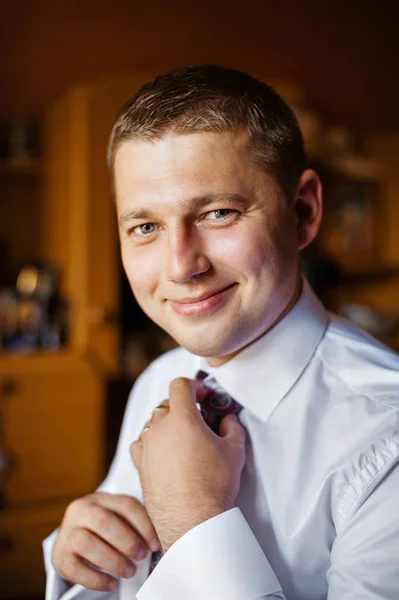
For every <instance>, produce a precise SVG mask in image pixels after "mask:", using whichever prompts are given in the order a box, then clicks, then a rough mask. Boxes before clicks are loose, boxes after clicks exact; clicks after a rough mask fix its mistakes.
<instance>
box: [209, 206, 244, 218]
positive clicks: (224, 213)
mask: <svg viewBox="0 0 399 600" xmlns="http://www.w3.org/2000/svg"><path fill="white" fill-rule="evenodd" d="M236 212H237V211H235V210H232V209H231V208H218V209H216V210H211V211H210V212H209V213H207V214H206V216H205V219H206V220H207V221H223V220H225V219H228V218H229V217H231V216H232V215H234V214H235V213H236Z"/></svg>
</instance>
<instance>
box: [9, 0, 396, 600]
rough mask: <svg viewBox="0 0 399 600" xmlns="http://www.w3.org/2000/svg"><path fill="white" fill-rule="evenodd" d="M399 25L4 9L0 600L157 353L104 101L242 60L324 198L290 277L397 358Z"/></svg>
mask: <svg viewBox="0 0 399 600" xmlns="http://www.w3.org/2000/svg"><path fill="white" fill-rule="evenodd" d="M398 25H399V8H398V4H397V3H392V2H386V1H383V0H378V1H377V0H376V1H367V0H346V1H343V0H335V1H325V2H313V1H309V0H303V1H302V2H295V1H294V0H279V1H277V0H262V1H257V0H247V1H246V2H245V3H243V4H242V5H240V3H233V2H227V1H222V0H213V1H212V2H211V1H207V0H203V1H202V2H190V1H189V0H186V1H184V2H183V1H180V0H174V1H173V0H172V1H169V2H161V1H160V0H159V1H158V2H155V1H154V0H148V1H147V2H136V1H134V0H130V1H126V0H113V1H112V2H106V1H101V0H96V1H94V0H79V1H75V0H70V1H69V2H66V1H63V0H61V1H60V2H57V3H56V2H50V0H35V1H34V2H29V1H28V0H14V1H13V2H11V1H10V0H8V1H7V0H3V2H2V5H1V18H0V55H1V60H0V81H1V84H2V85H1V94H0V501H1V508H0V596H1V597H2V598H4V599H5V598H31V597H32V598H33V597H36V598H41V597H43V593H44V570H43V566H42V556H41V541H42V539H43V538H44V537H45V536H47V535H48V534H49V533H50V532H51V531H52V529H54V528H55V527H56V526H57V524H58V523H59V521H60V520H61V517H62V515H63V512H64V509H65V507H66V506H67V504H68V503H69V502H70V501H71V500H72V499H73V498H76V497H79V496H82V495H84V494H87V493H89V492H91V491H92V490H93V489H95V487H96V486H97V485H98V483H99V482H100V481H101V479H102V478H103V476H104V474H105V472H106V470H107V468H108V466H109V463H110V460H111V457H112V455H113V452H114V449H115V443H116V440H117V436H118V431H119V426H120V421H121V418H122V415H123V410H124V406H125V403H126V399H127V395H128V392H129V390H130V388H131V385H132V383H133V381H134V380H135V378H136V377H137V376H138V374H139V373H140V372H141V371H142V370H143V369H144V368H145V366H146V365H147V364H148V362H149V361H150V360H152V359H153V358H154V357H155V356H157V355H158V354H160V353H161V352H164V351H165V350H167V349H169V348H171V347H173V341H172V340H171V339H170V338H168V336H166V335H165V334H163V333H162V332H161V331H160V330H158V329H157V328H156V327H155V326H152V325H151V323H150V322H149V321H148V319H147V318H146V317H145V316H144V315H143V314H142V313H141V311H140V309H139V308H138V307H137V305H136V303H135V302H134V300H133V298H132V296H131V293H130V291H129V288H128V285H127V283H126V280H125V278H124V275H123V273H122V268H121V265H120V258H119V251H118V240H117V231H116V224H115V216H114V209H113V204H112V199H111V195H110V182H109V175H108V172H107V168H106V162H105V151H106V144H107V139H108V136H109V133H110V129H111V126H112V124H113V121H114V119H115V116H116V113H117V112H118V110H119V108H120V107H121V105H122V104H123V102H124V101H125V100H126V99H127V98H129V97H130V96H131V95H132V94H133V93H134V92H135V91H136V90H137V89H138V88H139V87H140V86H141V85H142V84H143V83H144V82H145V81H146V80H148V79H150V78H152V77H153V76H155V75H156V74H157V73H158V72H160V71H161V70H165V69H168V68H172V67H177V66H183V65H187V64H192V63H203V62H211V63H220V64H223V65H226V66H231V67H235V68H239V69H242V70H245V71H248V72H250V73H251V74H253V75H255V76H257V77H259V78H261V79H263V80H265V81H267V82H268V83H271V84H272V85H273V86H274V87H275V88H276V89H277V91H278V92H280V94H281V95H282V96H283V97H284V98H285V99H286V100H287V102H288V103H289V104H290V105H291V106H292V107H293V109H294V110H295V112H296V114H297V116H298V119H299V121H300V124H301V127H302V130H303V133H304V137H305V140H306V147H307V151H308V154H309V157H310V159H311V162H312V164H313V165H314V166H315V167H316V168H317V169H318V171H319V172H320V174H321V176H322V178H323V182H324V190H325V192H324V194H325V219H324V225H323V228H322V231H321V234H320V236H319V239H318V240H317V242H316V243H315V244H314V245H313V246H312V247H311V248H310V249H308V250H307V251H306V254H304V257H303V258H304V270H305V273H306V274H307V276H308V277H309V279H310V281H311V283H312V285H313V287H314V289H315V290H316V292H317V293H318V295H319V296H320V298H321V299H322V300H323V302H324V303H325V305H326V306H327V308H329V309H330V310H334V311H336V312H339V313H341V314H343V315H345V316H347V317H348V318H350V319H352V320H353V321H354V322H356V323H358V324H359V325H361V326H362V327H363V328H365V329H366V330H368V331H369V332H370V333H372V334H373V335H374V336H376V337H378V338H379V339H381V340H382V341H383V342H384V343H386V344H388V345H389V346H391V347H392V348H393V349H395V350H399V306H398V299H399V162H398V154H399V111H398V107H399V77H398V64H399V60H398V59H399V42H398V34H399V28H398ZM293 343H295V342H294V341H293Z"/></svg>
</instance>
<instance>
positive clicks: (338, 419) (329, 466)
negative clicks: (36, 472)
mask: <svg viewBox="0 0 399 600" xmlns="http://www.w3.org/2000/svg"><path fill="white" fill-rule="evenodd" d="M109 163H110V167H111V172H112V175H113V183H114V190H115V197H116V206H117V213H118V222H119V227H120V240H121V250H122V259H123V264H124V268H125V271H126V273H127V276H128V278H129V281H130V284H131V287H132V290H133V292H134V294H135V296H136V298H137V301H138V302H139V304H140V306H141V307H142V308H143V310H144V311H145V312H146V313H147V314H148V315H149V316H150V317H151V319H153V320H154V321H155V322H156V323H157V324H158V325H159V326H161V327H162V328H163V329H164V330H166V331H167V332H168V333H169V334H170V335H171V336H173V337H174V338H175V339H176V340H177V342H178V343H179V344H180V345H181V346H182V348H180V349H177V350H174V351H172V352H170V353H167V354H166V355H164V356H162V357H160V358H159V359H158V360H156V361H155V362H154V363H152V365H150V367H149V368H148V369H147V370H146V372H145V373H144V374H143V375H142V376H141V377H140V378H139V380H138V381H137V383H136V385H135V386H134V388H133V391H132V394H131V397H130V399H129V403H128V407H127V410H126V414H125V418H124V423H123V426H122V431H121V436H120V441H119V445H118V449H117V453H116V457H115V460H114V462H113V464H112V467H111V469H110V472H109V474H108V477H107V478H106V480H105V482H104V483H103V484H102V486H101V488H100V490H99V491H98V492H97V493H95V494H92V495H91V496H88V497H86V498H82V499H79V500H77V501H75V502H74V503H72V504H71V505H70V507H69V508H68V509H67V511H66V514H65V518H64V520H63V523H62V525H61V528H60V530H59V532H55V533H54V534H53V535H52V536H51V537H50V538H49V539H48V540H47V541H46V543H45V554H46V564H47V571H48V599H49V600H50V599H54V600H55V599H58V598H59V597H61V596H62V595H64V598H65V599H66V598H72V597H75V596H76V597H78V598H85V599H86V598H87V599H88V598H95V597H96V596H100V595H101V597H103V596H104V597H107V598H108V597H111V596H113V597H115V598H118V597H120V598H132V597H134V595H135V594H136V593H137V598H138V599H139V600H158V599H162V600H169V599H171V600H172V599H173V600H183V599H184V600H186V599H190V600H191V599H193V600H196V599H198V600H199V599H201V600H204V599H205V598H206V599H215V600H216V599H217V600H219V599H220V600H243V599H244V598H246V599H248V600H259V599H261V598H287V599H292V600H312V599H315V600H316V599H317V600H322V599H326V598H328V599H329V600H346V599H347V600H349V599H350V600H354V599H360V598H361V599H362V600H367V599H370V600H371V599H372V598H373V599H376V598H379V599H385V600H393V599H394V598H397V597H398V594H399V560H398V558H399V556H398V555H399V518H398V512H397V507H398V506H399V468H398V460H399V431H398V425H399V418H398V400H397V389H398V383H399V373H398V368H399V360H398V357H397V356H396V355H395V354H393V353H392V352H390V351H389V350H388V349H386V348H385V347H383V346H382V345H380V344H379V343H377V342H376V341H375V340H373V339H372V338H370V337H369V336H367V335H366V334H364V333H363V332H361V331H360V330H358V329H357V328H355V327H354V326H352V325H350V324H349V323H347V322H345V321H342V320H340V319H338V318H336V317H334V316H332V315H328V314H327V313H326V312H325V310H324V309H323V307H322V306H321V305H320V303H319V302H318V300H317V299H316V298H315V296H314V294H313V293H312V291H311V290H310V288H309V286H308V284H307V283H306V282H304V281H303V280H302V277H301V265H300V250H301V249H303V248H305V247H306V246H307V245H308V244H309V243H310V242H311V241H312V240H313V239H314V237H315V236H316V234H317V232H318V229H319V225H320V220H321V211H322V209H321V204H322V201H321V185H320V181H319V179H318V176H317V174H316V173H315V172H314V171H313V170H311V169H308V168H307V166H306V158H305V154H304V150H303V142H302V137H301V134H300V131H299V128H298V125H297V122H296V120H295V118H294V116H293V114H292V112H291V110H290V109H289V108H288V107H287V106H286V105H285V104H284V102H283V101H282V100H281V99H280V98H279V97H278V96H277V94H275V92H274V91H273V90H272V89H271V88H269V87H268V86H267V85H265V84H263V83H261V82H259V81H257V80H255V79H253V78H251V77H249V76H248V75H245V74H243V73H239V72H236V71H233V70H229V69H223V68H221V67H216V66H200V67H190V68H186V69H181V70H177V71H173V72H170V73H166V74H164V75H161V76H160V77H158V78H156V79H155V80H154V81H153V82H150V83H148V84H147V85H145V86H144V87H143V88H142V89H141V90H140V91H139V92H138V93H137V95H136V96H135V97H134V98H133V99H132V100H130V101H129V102H128V103H127V104H126V105H125V107H124V108H123V109H122V112H121V113H120V115H119V117H118V119H117V122H116V124H115V126H114V129H113V132H112V136H111V140H110V146H109ZM198 373H201V379H202V383H201V382H199V381H195V378H196V376H197V374H198ZM207 384H208V387H209V386H212V385H213V386H219V387H220V389H221V390H222V391H224V393H228V394H229V395H230V396H231V397H232V398H233V399H234V400H235V401H236V402H238V403H239V404H240V405H242V407H243V408H242V410H241V412H240V413H239V416H238V418H237V416H235V415H233V414H229V415H227V416H225V417H224V418H223V420H222V421H221V423H220V426H219V427H218V430H217V431H216V432H214V431H212V430H211V429H210V428H209V427H208V425H207V424H206V423H205V422H204V420H203V419H202V416H201V414H200V412H199V410H198V407H197V403H199V404H201V403H204V402H205V398H206V394H207V393H208V392H207V391H206V386H207ZM160 549H161V551H162V553H163V557H162V558H161V560H160V562H159V564H158V565H157V566H155V569H154V570H153V571H152V572H151V574H150V575H149V566H150V561H151V557H152V556H153V553H154V552H156V551H158V550H160ZM148 575H149V576H148ZM76 583H77V584H79V585H72V584H76ZM93 590H96V591H93Z"/></svg>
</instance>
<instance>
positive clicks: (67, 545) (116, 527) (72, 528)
mask: <svg viewBox="0 0 399 600" xmlns="http://www.w3.org/2000/svg"><path fill="white" fill-rule="evenodd" d="M148 548H150V549H151V550H152V551H155V550H159V549H160V544H159V541H158V539H157V535H156V531H155V529H154V526H153V524H152V523H151V521H150V518H149V516H148V514H147V511H146V509H145V508H144V506H143V505H142V504H141V503H140V502H139V501H138V500H136V499H135V498H132V497H131V496H122V495H115V494H106V493H101V492H97V493H95V494H90V495H89V496H85V497H83V498H79V499H78V500H75V501H74V502H72V503H71V504H70V505H69V506H68V508H67V510H66V511H65V516H64V520H63V522H62V524H61V527H60V531H59V534H58V537H57V539H56V542H55V545H54V549H53V554H52V561H53V565H54V567H55V569H56V571H57V572H58V574H59V575H61V577H63V578H64V579H66V580H67V581H69V582H70V583H80V584H81V585H83V586H84V587H87V588H91V589H93V590H99V591H109V590H114V589H115V588H116V587H117V585H118V581H117V580H116V579H115V578H114V577H112V576H111V575H107V574H106V573H101V572H99V571H98V570H97V569H96V567H97V568H100V569H105V570H106V571H109V572H110V573H112V574H113V575H115V577H132V576H133V575H134V574H135V572H136V567H135V565H134V563H133V561H132V559H136V560H141V559H143V558H144V557H145V556H146V554H147V553H148Z"/></svg>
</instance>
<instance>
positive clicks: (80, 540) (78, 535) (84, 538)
mask: <svg viewBox="0 0 399 600" xmlns="http://www.w3.org/2000/svg"><path fill="white" fill-rule="evenodd" d="M70 544H71V548H72V550H73V551H74V552H76V554H79V555H82V556H84V555H85V554H86V553H87V550H88V546H89V534H88V532H87V531H85V530H84V529H74V530H73V531H72V532H71V535H70Z"/></svg>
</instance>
